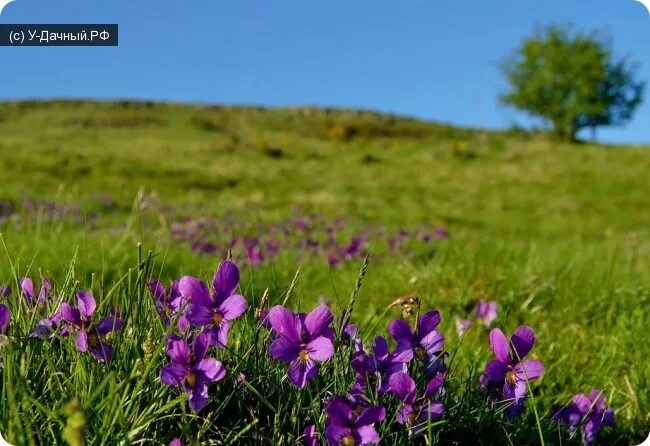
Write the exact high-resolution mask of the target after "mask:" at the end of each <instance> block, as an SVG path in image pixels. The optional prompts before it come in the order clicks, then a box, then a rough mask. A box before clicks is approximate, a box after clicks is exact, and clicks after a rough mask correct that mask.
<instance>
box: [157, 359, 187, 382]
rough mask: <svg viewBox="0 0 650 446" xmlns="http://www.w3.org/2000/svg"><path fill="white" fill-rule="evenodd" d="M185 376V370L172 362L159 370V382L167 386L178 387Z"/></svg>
mask: <svg viewBox="0 0 650 446" xmlns="http://www.w3.org/2000/svg"><path fill="white" fill-rule="evenodd" d="M187 374H188V371H187V368H185V367H184V366H182V365H181V364H177V363H175V362H172V363H169V364H167V365H165V366H164V367H163V368H162V370H160V381H161V382H162V383H163V384H166V385H168V386H172V387H174V386H180V385H181V384H182V383H183V380H184V379H185V377H186V376H187Z"/></svg>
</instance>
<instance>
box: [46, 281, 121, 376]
mask: <svg viewBox="0 0 650 446" xmlns="http://www.w3.org/2000/svg"><path fill="white" fill-rule="evenodd" d="M77 306H78V307H79V308H78V309H77V308H74V307H72V306H71V305H70V304H68V303H63V304H61V309H60V310H59V314H60V317H61V320H63V321H65V322H67V323H68V324H70V325H72V326H73V327H74V328H76V332H77V340H76V345H77V350H79V351H80V352H86V351H89V352H90V354H91V355H93V356H94V357H95V359H97V360H98V361H99V362H104V363H105V362H108V361H110V360H111V358H112V357H113V347H112V346H111V345H110V344H109V343H108V342H106V340H105V339H104V338H105V337H106V335H107V334H108V333H110V332H112V331H116V330H121V329H122V326H123V325H124V323H123V322H122V320H121V319H120V318H118V317H117V316H115V315H111V316H105V317H103V318H102V319H101V320H100V321H99V322H98V323H96V324H95V325H91V322H92V316H93V314H94V313H95V309H96V308H97V304H96V302H95V299H94V298H93V295H92V294H91V293H90V291H79V292H78V293H77Z"/></svg>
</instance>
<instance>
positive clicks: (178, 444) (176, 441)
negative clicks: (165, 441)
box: [169, 438, 183, 446]
mask: <svg viewBox="0 0 650 446" xmlns="http://www.w3.org/2000/svg"><path fill="white" fill-rule="evenodd" d="M169 446H183V443H182V442H181V439H180V438H174V439H173V440H172V441H171V443H169Z"/></svg>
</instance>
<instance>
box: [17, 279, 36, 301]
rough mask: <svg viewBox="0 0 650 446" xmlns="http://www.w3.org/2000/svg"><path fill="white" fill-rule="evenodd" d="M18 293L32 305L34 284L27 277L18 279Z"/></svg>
mask: <svg viewBox="0 0 650 446" xmlns="http://www.w3.org/2000/svg"><path fill="white" fill-rule="evenodd" d="M20 291H21V292H22V294H23V296H25V297H26V298H27V301H28V302H30V303H32V302H33V301H34V282H33V281H32V279H30V278H29V277H23V278H22V279H20Z"/></svg>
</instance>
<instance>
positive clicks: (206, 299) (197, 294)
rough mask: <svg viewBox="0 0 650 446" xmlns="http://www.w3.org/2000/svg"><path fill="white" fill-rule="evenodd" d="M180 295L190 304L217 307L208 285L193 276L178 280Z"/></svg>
mask: <svg viewBox="0 0 650 446" xmlns="http://www.w3.org/2000/svg"><path fill="white" fill-rule="evenodd" d="M178 293H179V294H180V295H181V296H182V297H183V298H184V299H189V301H190V302H192V303H193V304H196V305H201V306H204V307H208V308H210V307H213V306H214V305H215V303H214V301H213V300H212V297H210V291H209V290H208V287H207V285H206V284H205V283H204V282H203V281H201V280H199V279H197V278H196V277H192V276H183V277H181V278H180V279H179V280H178Z"/></svg>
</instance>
